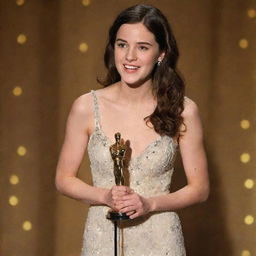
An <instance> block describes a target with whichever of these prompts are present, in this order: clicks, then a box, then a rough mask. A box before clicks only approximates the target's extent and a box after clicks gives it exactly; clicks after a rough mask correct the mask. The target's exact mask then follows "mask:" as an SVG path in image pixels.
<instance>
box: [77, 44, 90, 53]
mask: <svg viewBox="0 0 256 256" xmlns="http://www.w3.org/2000/svg"><path fill="white" fill-rule="evenodd" d="M79 50H80V52H87V51H88V44H87V43H81V44H80V45H79Z"/></svg>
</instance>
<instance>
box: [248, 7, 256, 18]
mask: <svg viewBox="0 0 256 256" xmlns="http://www.w3.org/2000/svg"><path fill="white" fill-rule="evenodd" d="M247 15H248V17H249V18H255V17H256V11H255V10H254V9H248V11H247Z"/></svg>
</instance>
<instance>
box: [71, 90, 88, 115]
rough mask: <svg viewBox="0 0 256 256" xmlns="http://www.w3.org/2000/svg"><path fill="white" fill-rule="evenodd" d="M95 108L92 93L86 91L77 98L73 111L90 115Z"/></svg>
mask: <svg viewBox="0 0 256 256" xmlns="http://www.w3.org/2000/svg"><path fill="white" fill-rule="evenodd" d="M92 109H93V98H92V95H91V93H86V94H83V95H81V96H79V97H78V98H76V99H75V100H74V102H73V105H72V109H71V111H72V112H74V113H76V114H82V115H86V116H87V115H90V114H91V112H92Z"/></svg>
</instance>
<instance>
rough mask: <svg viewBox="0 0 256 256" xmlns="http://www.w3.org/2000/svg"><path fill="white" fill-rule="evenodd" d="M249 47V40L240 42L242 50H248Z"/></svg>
mask: <svg viewBox="0 0 256 256" xmlns="http://www.w3.org/2000/svg"><path fill="white" fill-rule="evenodd" d="M248 45H249V43H248V40H247V39H244V38H243V39H241V40H240V41H239V46H240V47H241V48H242V49H246V48H248Z"/></svg>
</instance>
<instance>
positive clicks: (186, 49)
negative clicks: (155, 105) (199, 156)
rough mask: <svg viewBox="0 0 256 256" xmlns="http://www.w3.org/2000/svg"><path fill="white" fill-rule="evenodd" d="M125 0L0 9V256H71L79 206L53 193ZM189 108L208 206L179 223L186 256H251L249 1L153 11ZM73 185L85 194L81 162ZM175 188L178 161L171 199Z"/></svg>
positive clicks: (164, 5)
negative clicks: (74, 110) (167, 35)
mask: <svg viewBox="0 0 256 256" xmlns="http://www.w3.org/2000/svg"><path fill="white" fill-rule="evenodd" d="M140 2H142V1H138V0H137V1H134V0H129V1H128V0H108V1H104V0H83V1H82V0H76V1H74V0H63V1H61V0H55V1H50V0H33V1H32V0H2V1H0V10H1V13H0V24H1V25H0V60H1V61H0V72H1V76H0V78H1V83H0V97H1V101H0V106H1V108H0V120H1V126H0V156H1V158H0V186H1V187H0V189H1V190H0V207H1V210H0V230H1V231H0V255H3V256H15V255H17V256H35V255H37V256H78V255H79V254H80V250H81V247H82V244H81V243H82V235H83V229H84V223H85V220H86V214H87V209H88V206H87V205H85V204H82V203H79V202H77V201H75V200H71V199H69V198H66V197H64V196H62V195H60V194H59V193H57V192H56V189H55V187H54V175H55V168H56V163H57V158H58V154H59V151H60V148H61V144H62V141H63V136H64V131H65V122H66V118H67V115H68V112H69V110H70V107H71V104H72V102H73V101H74V100H75V99H76V98H77V97H78V96H79V95H81V94H84V93H86V92H89V91H90V90H91V89H97V88H100V85H98V84H97V82H96V77H102V76H103V75H104V66H103V58H102V57H103V52H104V46H105V43H106V38H107V33H108V28H109V26H110V24H111V23H112V21H113V19H114V18H115V17H116V15H117V14H118V13H119V12H120V11H121V10H122V9H124V8H126V7H128V6H131V5H134V4H136V3H140ZM143 2H144V3H147V4H153V5H155V6H156V7H158V8H160V9H161V10H162V11H163V12H164V14H165V15H166V16H167V17H168V19H169V21H170V23H171V24H172V26H173V30H174V33H175V35H176V38H177V41H178V45H179V48H180V53H181V57H180V61H179V69H180V71H181V72H182V74H183V76H184V77H185V80H186V85H187V93H186V94H187V96H188V97H190V98H192V99H193V100H195V101H196V102H197V104H198V105H199V108H200V111H201V116H202V122H203V126H204V131H205V145H206V150H207V155H208V160H209V172H210V181H211V193H210V197H209V199H208V201H207V202H206V203H204V204H201V205H196V206H192V207H189V208H186V209H183V210H180V211H179V212H178V213H179V215H180V217H181V221H182V225H183V231H184V237H185V243H186V249H187V255H189V256H206V255H207V256H216V255H218V256H256V243H255V238H256V204H255V199H256V184H255V182H256V174H255V166H256V133H255V126H256V100H255V97H256V84H255V81H256V49H255V46H256V33H255V31H256V1H255V0H234V1H228V0H191V1H188V0H187V1H186V0H183V1H178V0H168V1H167V0H151V1H147V0H145V1H143ZM79 177H80V178H81V179H83V180H85V181H86V182H89V183H91V176H90V171H89V165H88V158H87V155H85V157H84V160H83V163H82V164H81V167H80V170H79ZM184 184H185V175H184V171H183V168H182V165H181V161H180V159H178V161H177V166H176V170H175V173H174V177H173V186H172V190H173V191H174V190H177V189H179V188H180V187H182V186H183V185H184Z"/></svg>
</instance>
